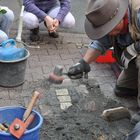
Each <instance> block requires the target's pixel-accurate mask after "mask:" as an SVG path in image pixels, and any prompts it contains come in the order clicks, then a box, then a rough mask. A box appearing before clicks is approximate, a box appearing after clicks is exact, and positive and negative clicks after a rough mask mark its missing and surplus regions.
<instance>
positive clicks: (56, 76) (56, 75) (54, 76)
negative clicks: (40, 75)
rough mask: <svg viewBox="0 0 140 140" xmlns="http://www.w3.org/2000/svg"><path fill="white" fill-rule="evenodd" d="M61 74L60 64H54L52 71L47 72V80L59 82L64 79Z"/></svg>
mask: <svg viewBox="0 0 140 140" xmlns="http://www.w3.org/2000/svg"><path fill="white" fill-rule="evenodd" d="M62 75H63V67H62V66H60V65H56V66H55V68H54V71H53V72H52V73H50V74H49V81H50V82H52V83H55V84H61V83H62V82H63V80H64V77H63V76H62Z"/></svg>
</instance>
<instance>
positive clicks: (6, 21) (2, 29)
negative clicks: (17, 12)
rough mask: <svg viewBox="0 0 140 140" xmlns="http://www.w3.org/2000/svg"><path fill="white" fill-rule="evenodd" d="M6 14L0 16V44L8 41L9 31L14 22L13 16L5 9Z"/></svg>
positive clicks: (11, 12)
mask: <svg viewBox="0 0 140 140" xmlns="http://www.w3.org/2000/svg"><path fill="white" fill-rule="evenodd" d="M6 11H7V13H5V14H1V15H0V43H1V42H2V41H4V40H6V39H8V36H9V31H10V29H11V27H12V23H13V21H14V14H13V11H11V10H10V9H9V8H6Z"/></svg>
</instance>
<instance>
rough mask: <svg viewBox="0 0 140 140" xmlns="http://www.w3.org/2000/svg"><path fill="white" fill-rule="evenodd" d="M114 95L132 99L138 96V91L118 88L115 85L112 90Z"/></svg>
mask: <svg viewBox="0 0 140 140" xmlns="http://www.w3.org/2000/svg"><path fill="white" fill-rule="evenodd" d="M114 93H115V95H116V96H118V97H126V96H128V97H132V96H137V95H138V89H132V88H126V87H119V86H117V85H116V87H115V89H114Z"/></svg>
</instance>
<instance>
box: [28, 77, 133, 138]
mask: <svg viewBox="0 0 140 140" xmlns="http://www.w3.org/2000/svg"><path fill="white" fill-rule="evenodd" d="M29 88H30V89H33V88H41V89H42V90H43V92H44V93H45V96H44V97H43V99H41V100H40V103H39V106H42V109H41V112H44V114H43V113H42V115H43V117H44V123H43V125H42V127H41V131H40V140H124V139H125V137H126V135H127V134H128V133H129V132H130V131H131V130H132V128H133V126H132V125H131V124H130V120H129V119H122V120H119V121H114V122H107V121H105V120H104V119H103V118H102V117H101V114H102V112H103V111H104V110H105V109H109V108H114V107H119V106H122V104H120V103H118V102H117V101H115V100H112V99H109V98H107V97H105V96H104V95H103V94H102V93H101V91H100V86H99V85H98V84H97V82H96V81H95V80H94V79H89V80H86V81H82V80H81V81H80V80H76V81H73V82H72V84H68V85H63V84H61V85H53V84H51V83H49V82H48V81H47V80H46V79H45V80H40V81H38V82H35V83H32V84H30V86H29ZM56 89H67V90H68V92H69V95H70V97H71V102H72V106H70V107H69V108H68V109H66V110H61V108H60V103H59V100H58V99H57V96H56V92H55V91H56Z"/></svg>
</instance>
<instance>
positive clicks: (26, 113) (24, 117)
mask: <svg viewBox="0 0 140 140" xmlns="http://www.w3.org/2000/svg"><path fill="white" fill-rule="evenodd" d="M39 95H40V93H39V92H38V91H34V92H33V96H32V98H31V101H30V102H29V104H28V107H27V109H26V111H25V113H24V114H23V121H25V120H26V119H27V118H28V116H29V115H30V113H31V111H32V109H33V106H34V105H35V103H36V101H37V98H38V97H39Z"/></svg>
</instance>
